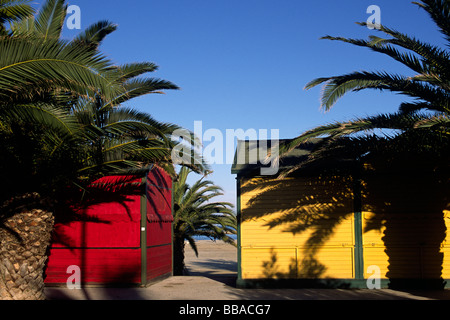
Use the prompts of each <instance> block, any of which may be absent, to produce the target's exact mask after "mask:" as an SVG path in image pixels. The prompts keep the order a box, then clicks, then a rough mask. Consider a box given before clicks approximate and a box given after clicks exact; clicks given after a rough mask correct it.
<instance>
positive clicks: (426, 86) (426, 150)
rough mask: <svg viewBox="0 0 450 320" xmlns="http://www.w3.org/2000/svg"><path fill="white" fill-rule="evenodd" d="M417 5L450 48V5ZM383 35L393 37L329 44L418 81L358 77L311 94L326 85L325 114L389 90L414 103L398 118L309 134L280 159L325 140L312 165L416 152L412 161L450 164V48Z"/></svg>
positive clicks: (435, 0)
mask: <svg viewBox="0 0 450 320" xmlns="http://www.w3.org/2000/svg"><path fill="white" fill-rule="evenodd" d="M414 3H415V4H416V5H418V6H419V7H420V8H422V9H424V10H425V11H426V12H427V13H428V14H429V15H430V17H431V18H432V20H433V21H434V22H435V23H436V25H437V27H438V28H439V30H440V32H441V33H442V34H443V35H444V39H445V41H447V43H448V42H449V41H450V22H449V21H450V1H449V0H423V1H421V2H414ZM361 25H362V26H365V25H366V24H365V23H361ZM379 32H381V33H384V34H385V35H387V36H388V37H386V38H382V37H378V36H370V37H369V39H368V40H360V39H347V38H342V37H331V36H326V37H324V39H328V40H335V41H343V42H346V43H350V44H353V45H356V46H360V47H366V48H369V49H371V50H373V51H375V52H378V53H382V54H385V55H387V56H389V57H391V58H392V59H394V60H396V61H398V62H400V63H401V64H403V65H404V66H406V67H408V68H409V69H410V70H412V72H413V74H412V75H409V76H402V75H397V74H391V73H388V72H367V71H362V72H352V73H349V74H345V75H340V76H332V77H322V78H318V79H315V80H313V81H311V82H310V83H308V84H307V85H306V89H310V88H313V87H315V86H318V85H323V90H322V96H321V107H322V109H323V110H325V111H328V110H330V109H331V108H332V107H333V106H334V104H335V103H336V102H337V100H338V99H339V98H341V97H342V96H343V95H345V94H346V93H348V92H355V91H361V90H364V89H377V90H380V91H386V90H387V91H390V92H394V93H398V94H402V95H405V96H407V97H409V98H412V100H411V101H408V102H404V103H402V104H401V105H400V107H399V110H398V112H396V113H392V114H379V115H374V116H369V117H364V118H357V119H353V120H350V121H345V122H336V123H331V124H327V125H323V126H319V127H317V128H314V129H312V130H309V131H307V132H305V133H304V134H302V135H300V136H299V137H297V138H295V139H293V140H292V141H290V142H289V143H287V144H285V145H284V146H282V147H281V148H280V154H285V153H286V152H288V151H289V150H292V149H293V148H295V147H296V146H298V145H300V144H301V143H303V142H305V141H308V140H309V139H311V138H315V137H322V138H323V141H322V143H321V144H320V146H319V147H318V148H317V149H316V150H315V151H314V152H313V153H312V155H311V157H310V160H311V161H316V160H318V159H323V158H324V157H326V156H333V154H334V155H335V152H338V150H340V151H342V152H343V154H345V153H346V152H350V154H352V155H353V156H354V157H356V158H359V159H362V157H363V156H364V157H374V156H375V155H376V153H379V152H383V153H384V156H386V155H388V154H389V155H390V156H391V157H392V158H393V159H394V158H396V157H398V156H402V155H403V156H405V153H408V152H409V153H410V152H414V154H410V155H414V156H422V157H423V158H424V159H428V160H429V159H433V157H434V158H435V159H436V157H438V159H441V164H443V163H444V164H445V163H446V162H447V161H445V160H443V159H448V158H445V157H448V150H449V148H448V147H449V145H448V144H449V139H448V138H449V133H450V132H449V130H448V128H449V124H450V117H449V115H450V114H449V113H450V102H449V101H450V99H449V98H450V53H449V52H448V50H447V49H445V48H440V47H438V46H435V45H431V44H428V43H425V42H422V41H420V40H418V39H416V38H414V37H411V36H408V35H406V34H404V33H401V32H399V31H396V30H393V29H390V28H387V27H385V26H380V28H379ZM380 132H381V134H379V133H380ZM344 150H345V151H344ZM311 161H309V162H306V163H310V162H311ZM428 162H429V161H428ZM306 163H303V164H300V165H299V166H297V167H294V168H292V169H291V170H289V172H292V171H294V170H297V169H299V168H300V167H301V166H303V165H306ZM435 164H437V161H436V162H435ZM289 172H288V171H286V172H284V173H283V174H288V173H289Z"/></svg>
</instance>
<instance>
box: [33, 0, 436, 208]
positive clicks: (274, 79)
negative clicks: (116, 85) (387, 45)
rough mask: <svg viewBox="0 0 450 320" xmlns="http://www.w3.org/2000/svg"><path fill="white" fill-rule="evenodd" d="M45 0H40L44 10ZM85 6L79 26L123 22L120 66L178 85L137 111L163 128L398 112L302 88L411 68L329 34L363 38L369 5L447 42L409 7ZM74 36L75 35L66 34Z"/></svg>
mask: <svg viewBox="0 0 450 320" xmlns="http://www.w3.org/2000/svg"><path fill="white" fill-rule="evenodd" d="M42 2H43V1H42V0H38V1H36V4H37V5H38V6H39V4H41V3H42ZM69 4H74V5H78V6H79V7H80V8H81V18H82V25H81V26H82V28H86V27H87V26H88V25H90V24H92V23H94V22H96V21H98V20H104V19H106V20H110V21H112V22H114V23H116V24H118V30H117V31H116V32H115V33H113V34H112V35H110V36H109V37H108V38H107V39H106V40H105V42H104V44H103V46H102V50H103V52H104V53H105V54H106V55H107V56H108V57H110V58H111V59H112V60H113V61H114V62H116V63H118V64H122V63H127V62H138V61H152V62H154V63H156V64H157V65H159V66H160V69H159V70H158V71H157V72H156V73H155V74H154V76H155V77H158V78H163V79H166V80H170V81H172V82H174V83H176V84H177V85H178V86H180V87H181V90H179V91H170V92H167V94H165V95H149V96H146V97H142V98H139V99H136V100H134V101H133V103H132V104H131V105H132V106H133V107H135V108H137V109H139V110H143V111H146V112H148V113H150V114H152V115H153V117H154V118H156V119H157V120H160V121H165V122H171V123H175V124H178V125H181V126H183V127H185V128H187V129H190V130H193V129H194V121H202V122H203V129H204V130H207V129H209V128H214V129H219V130H221V131H222V132H223V133H225V130H226V129H239V128H241V129H243V130H247V129H251V128H252V129H256V130H258V129H267V130H270V129H279V132H280V138H292V137H294V136H297V135H299V134H301V133H302V132H304V131H305V130H308V129H311V128H313V127H315V126H318V125H322V124H326V123H329V122H333V121H337V120H346V119H350V118H353V117H356V116H364V115H371V114H376V113H382V112H391V111H394V110H396V108H397V107H398V105H399V103H400V102H401V101H404V100H405V99H406V98H405V97H402V96H396V95H393V94H389V93H379V92H369V91H365V92H364V91H363V92H360V93H352V94H349V95H347V96H345V97H344V98H343V99H341V100H339V102H338V103H337V104H336V106H335V107H334V108H333V109H332V110H331V111H330V112H328V113H324V112H322V111H321V110H319V97H320V88H319V87H318V88H314V89H312V90H309V91H305V90H304V89H303V88H304V86H305V84H306V83H307V82H309V81H311V80H313V79H314V78H317V77H321V76H332V75H340V74H344V73H348V72H352V71H356V70H368V71H372V70H380V71H381V70H389V71H391V72H397V73H402V74H410V71H409V70H407V69H405V68H404V67H402V66H401V65H399V64H398V63H396V62H394V61H391V60H390V59H389V58H387V57H384V56H382V55H380V54H376V53H373V52H370V51H369V50H367V49H364V48H359V47H355V46H351V45H349V44H344V43H340V42H335V41H328V40H319V38H320V37H321V36H324V35H333V36H344V37H352V38H367V36H369V35H371V34H378V32H377V31H376V30H369V29H368V28H366V27H361V26H358V25H356V24H355V22H363V21H366V20H367V18H368V17H369V16H370V14H368V13H367V12H366V10H367V8H368V6H370V5H377V6H379V7H380V9H381V23H382V24H384V25H386V26H389V27H391V28H394V29H397V30H400V31H402V32H404V33H408V34H410V35H414V36H416V37H418V38H420V39H423V40H426V41H428V42H431V43H434V44H439V43H441V41H442V40H441V36H440V34H439V32H438V31H437V29H436V27H435V26H434V24H433V23H432V22H431V20H430V19H429V17H428V15H427V14H426V13H425V12H424V11H423V10H419V9H418V8H417V6H416V5H413V4H411V1H409V0H395V1H392V0H390V1H387V0H370V1H368V0H341V1H335V0H323V1H301V0H280V1H268V0H239V1H237V0H190V1H187V0H163V1H161V0H160V1H153V0H129V1H118V0H109V1H108V0H95V1H92V0H90V1H87V0H71V1H69ZM64 34H65V36H66V37H68V38H70V37H73V35H75V34H76V32H74V31H71V30H65V33H64ZM230 168H231V165H230V164H218V165H213V166H212V169H213V170H214V173H213V175H212V176H211V177H210V179H211V180H213V181H214V182H215V183H216V184H218V185H220V186H222V187H223V188H224V189H225V193H226V195H225V197H224V199H225V200H227V201H231V202H233V203H235V177H234V176H233V175H231V173H230Z"/></svg>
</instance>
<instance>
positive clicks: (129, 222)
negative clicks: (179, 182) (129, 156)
mask: <svg viewBox="0 0 450 320" xmlns="http://www.w3.org/2000/svg"><path fill="white" fill-rule="evenodd" d="M119 181H120V183H117V182H119ZM92 187H93V189H95V190H96V191H95V192H88V196H87V200H86V201H83V205H78V204H77V205H76V206H75V208H74V209H73V211H75V212H76V216H77V217H79V219H76V220H73V219H71V220H69V221H67V222H57V223H56V224H55V231H54V234H53V241H52V245H51V248H50V255H49V260H48V265H47V268H46V273H45V277H46V278H45V282H46V284H47V285H66V283H67V281H68V279H69V277H71V276H72V272H73V270H79V273H80V279H79V280H80V284H81V285H117V284H122V285H141V286H145V285H147V284H149V283H151V282H153V281H156V280H157V279H160V278H164V277H167V276H170V275H171V274H172V222H173V215H172V179H171V177H170V176H169V175H168V174H167V173H166V172H165V171H163V170H162V169H160V168H158V167H156V166H153V167H152V168H151V170H149V172H148V173H147V174H146V175H145V176H144V177H118V176H110V177H105V178H102V179H100V180H98V181H96V182H95V183H94V184H93V185H92ZM78 268H79V269H78ZM71 281H72V280H71Z"/></svg>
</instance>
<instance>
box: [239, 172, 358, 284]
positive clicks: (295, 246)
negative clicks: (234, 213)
mask: <svg viewBox="0 0 450 320" xmlns="http://www.w3.org/2000/svg"><path fill="white" fill-rule="evenodd" d="M350 185H351V181H349V180H347V179H342V178H339V177H335V178H333V179H332V180H327V181H325V180H320V179H314V178H303V179H286V180H283V181H280V180H270V179H262V178H254V179H250V180H243V181H241V196H240V201H241V203H240V208H241V224H240V234H241V237H240V246H241V276H242V279H255V278H330V277H331V278H352V277H353V276H354V266H353V248H354V245H355V239H354V229H353V225H354V221H353V196H352V194H351V193H350V190H351V189H350Z"/></svg>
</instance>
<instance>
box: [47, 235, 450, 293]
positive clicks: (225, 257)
mask: <svg viewBox="0 0 450 320" xmlns="http://www.w3.org/2000/svg"><path fill="white" fill-rule="evenodd" d="M198 249H199V253H200V255H199V257H198V258H197V257H195V255H194V253H193V251H192V250H191V249H190V248H188V247H186V266H187V269H188V270H189V276H183V277H170V278H167V279H165V280H162V281H160V282H157V283H155V284H153V285H150V286H148V287H146V288H103V287H87V288H82V289H80V290H69V289H67V288H65V287H63V288H51V287H49V288H46V296H47V298H48V299H49V300H434V299H437V300H450V291H449V290H442V291H415V292H406V291H396V290H390V289H382V290H369V289H360V290H347V289H238V288H236V287H235V286H234V282H235V279H236V272H237V261H236V249H235V248H233V247H232V246H230V245H225V244H222V243H211V242H209V241H208V242H199V243H198ZM218 253H219V254H218Z"/></svg>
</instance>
